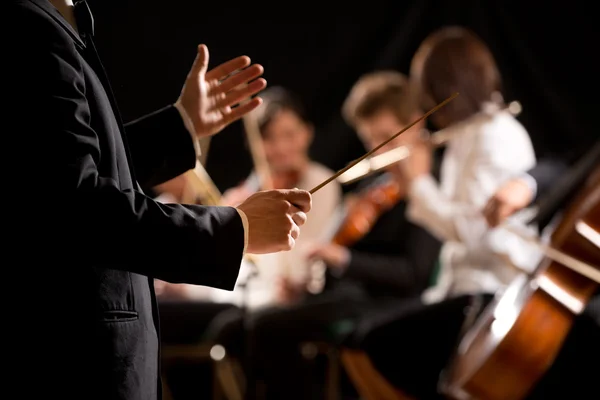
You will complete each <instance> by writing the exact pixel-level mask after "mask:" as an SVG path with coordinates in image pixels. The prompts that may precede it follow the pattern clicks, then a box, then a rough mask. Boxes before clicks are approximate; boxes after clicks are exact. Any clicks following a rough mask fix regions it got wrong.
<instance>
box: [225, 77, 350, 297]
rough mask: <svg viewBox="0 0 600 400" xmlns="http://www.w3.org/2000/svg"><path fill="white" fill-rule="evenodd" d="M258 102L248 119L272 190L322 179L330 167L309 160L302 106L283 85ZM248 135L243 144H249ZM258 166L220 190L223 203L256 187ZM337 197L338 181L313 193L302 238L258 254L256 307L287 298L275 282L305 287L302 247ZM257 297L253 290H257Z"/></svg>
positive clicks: (309, 136)
mask: <svg viewBox="0 0 600 400" xmlns="http://www.w3.org/2000/svg"><path fill="white" fill-rule="evenodd" d="M261 98H262V99H263V103H262V104H261V105H260V106H259V107H258V108H257V109H255V110H254V111H253V112H252V113H251V114H250V115H249V116H248V117H249V118H252V120H253V121H255V122H256V125H257V128H258V134H259V135H260V136H259V140H260V143H258V144H256V143H255V144H254V145H258V146H260V147H262V149H264V158H265V160H264V161H266V162H265V164H266V166H267V167H268V169H269V171H268V172H269V175H270V180H271V181H272V182H271V185H272V187H273V188H279V189H291V188H304V189H305V190H310V189H311V188H313V187H315V186H316V185H318V184H319V183H321V182H323V181H324V180H326V179H327V178H329V177H330V176H331V175H333V171H331V170H330V169H328V168H327V167H325V166H324V165H322V164H320V163H317V162H315V161H313V160H311V159H310V156H309V149H310V146H311V143H312V140H313V137H314V127H313V125H312V123H311V122H310V119H309V118H308V116H307V114H306V110H305V108H304V106H303V104H302V103H301V101H300V100H299V99H298V98H297V96H296V95H295V94H294V93H292V92H291V91H289V90H287V89H285V88H283V87H271V88H269V89H267V90H265V91H264V92H263V93H262V94H261ZM251 140H252V139H251V136H248V144H249V145H250V146H251V145H252V143H250V142H251ZM258 172H259V171H258V168H257V169H256V170H255V171H253V172H252V173H251V174H250V176H249V177H248V178H247V179H245V180H244V181H243V182H242V183H241V184H240V185H238V186H236V187H234V188H231V189H229V190H227V191H226V192H225V193H224V194H223V199H222V201H223V203H224V204H226V205H231V206H235V205H237V204H239V203H241V202H243V201H244V200H245V199H246V198H247V197H249V196H250V195H252V194H253V193H255V192H256V191H258V190H259V189H260V188H261V184H262V182H261V181H260V179H259V176H258ZM341 199H342V190H341V186H340V184H339V183H338V182H332V183H331V184H330V185H327V186H325V187H324V188H323V189H322V191H319V192H318V193H315V195H314V200H313V208H312V210H311V218H310V220H307V222H306V223H305V225H304V226H303V227H302V236H301V237H299V238H298V240H297V241H296V245H295V246H294V249H293V250H292V251H289V252H281V253H276V254H268V255H261V256H260V257H259V258H260V261H261V269H260V271H258V272H259V276H258V277H256V278H255V279H254V280H253V282H252V283H251V285H252V289H250V290H251V291H253V293H254V292H256V293H258V292H259V291H260V293H262V294H261V295H260V298H261V299H263V300H261V301H260V305H257V306H261V307H262V306H266V305H269V304H280V303H281V302H285V301H286V299H285V298H283V297H281V294H282V293H281V291H278V290H277V288H278V286H279V283H278V282H280V281H286V282H288V283H290V284H291V285H293V286H294V287H296V288H298V289H302V288H304V287H306V286H307V285H308V284H309V283H310V281H311V279H312V276H311V271H310V266H309V264H308V262H307V261H306V258H307V257H306V251H307V245H308V244H309V243H310V242H312V241H315V240H320V239H321V237H322V235H323V232H325V231H326V228H327V225H328V223H329V222H328V221H329V219H330V217H331V215H333V214H334V213H335V212H336V209H337V208H338V207H339V205H340V203H341ZM257 296H258V294H257Z"/></svg>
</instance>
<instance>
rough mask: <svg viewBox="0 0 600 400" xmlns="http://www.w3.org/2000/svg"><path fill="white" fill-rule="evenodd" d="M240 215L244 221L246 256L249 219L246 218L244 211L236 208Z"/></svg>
mask: <svg viewBox="0 0 600 400" xmlns="http://www.w3.org/2000/svg"><path fill="white" fill-rule="evenodd" d="M236 210H237V212H238V214H240V218H241V219H242V225H243V226H244V253H243V254H246V249H247V248H248V229H249V226H248V217H247V216H246V213H244V212H243V211H242V210H240V209H239V208H236Z"/></svg>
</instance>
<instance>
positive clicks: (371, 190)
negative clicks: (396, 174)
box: [307, 175, 406, 294]
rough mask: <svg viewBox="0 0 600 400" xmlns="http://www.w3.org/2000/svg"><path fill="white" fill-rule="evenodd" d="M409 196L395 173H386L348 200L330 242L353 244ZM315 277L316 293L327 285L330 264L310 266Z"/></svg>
mask: <svg viewBox="0 0 600 400" xmlns="http://www.w3.org/2000/svg"><path fill="white" fill-rule="evenodd" d="M405 195H406V189H405V185H402V184H401V183H399V182H398V181H397V180H396V179H394V178H393V177H392V176H391V175H384V176H383V179H382V181H381V182H379V183H377V184H374V185H373V186H372V187H368V188H366V189H365V190H363V191H362V192H361V193H359V194H358V195H357V197H356V198H354V199H352V200H350V201H348V204H347V206H346V210H345V213H344V217H343V218H342V219H341V221H340V223H339V224H338V226H337V227H336V229H335V231H334V233H333V235H332V237H331V240H330V242H331V243H333V244H336V245H338V246H344V247H350V246H352V245H354V244H355V243H356V242H358V241H359V240H360V239H362V238H363V237H364V236H366V235H367V234H368V233H369V232H370V231H371V229H373V226H375V224H376V223H377V221H378V220H379V218H380V217H381V216H382V215H383V214H385V213H386V212H387V211H389V210H391V209H392V208H393V207H394V206H395V205H396V204H397V203H398V202H399V201H400V200H402V199H403V198H404V197H405ZM310 270H311V277H312V278H311V280H310V281H309V283H308V285H307V289H308V291H309V292H311V293H313V294H316V293H319V292H321V291H322V290H323V287H324V285H325V271H326V270H327V267H326V265H325V263H324V262H323V261H321V260H318V261H316V262H315V263H313V264H312V265H311V266H310Z"/></svg>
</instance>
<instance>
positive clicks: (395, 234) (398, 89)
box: [249, 71, 440, 400]
mask: <svg viewBox="0 0 600 400" xmlns="http://www.w3.org/2000/svg"><path fill="white" fill-rule="evenodd" d="M343 114H344V117H345V118H346V120H347V122H348V123H349V124H350V125H352V126H353V127H354V128H355V129H356V131H357V132H358V134H359V136H360V138H361V139H362V140H363V142H364V145H365V147H366V148H367V149H372V148H374V147H375V146H377V145H379V144H380V143H382V142H383V141H385V140H386V139H388V138H390V137H391V136H392V135H394V134H395V133H397V132H398V131H400V130H401V129H403V128H404V127H405V126H406V125H408V124H409V123H410V122H412V121H413V120H415V119H417V118H418V117H419V116H420V115H421V111H420V108H419V107H418V104H417V102H416V101H415V98H414V93H413V92H412V91H411V90H410V87H409V83H408V81H407V79H406V77H405V76H404V75H402V74H400V73H396V72H388V71H382V72H375V73H372V74H368V75H366V76H364V77H362V78H361V79H360V80H359V81H358V82H357V83H356V84H355V86H354V87H353V88H352V90H351V92H350V94H349V96H348V98H347V100H346V102H345V104H344V107H343ZM423 128H424V126H423V124H420V125H418V126H414V127H413V128H411V129H410V130H408V131H407V132H406V133H405V134H404V135H401V136H400V137H399V138H398V139H396V140H394V141H393V142H392V143H390V144H389V145H387V146H386V147H385V148H383V149H381V152H384V151H386V150H390V149H393V148H394V147H397V146H400V145H405V144H411V143H413V142H415V141H416V140H418V138H419V137H420V135H421V133H422V131H423ZM429 167H430V165H429V159H427V160H426V165H425V166H424V168H426V169H427V171H429ZM405 188H406V186H405V182H404V180H403V177H402V176H401V175H400V174H398V173H397V169H396V168H393V167H391V168H390V170H389V171H386V172H385V173H384V174H382V175H379V176H375V177H372V178H371V179H368V180H367V181H365V182H364V185H363V187H360V188H359V189H358V190H357V192H356V193H355V194H354V195H353V196H352V197H353V198H354V199H353V200H352V201H351V202H350V203H349V204H351V205H349V206H348V207H347V209H346V213H345V214H346V216H345V218H344V219H343V221H342V223H341V224H340V227H339V230H338V231H337V234H336V235H334V238H333V240H331V238H330V239H329V241H328V242H322V243H318V244H317V243H316V244H315V246H314V247H313V249H312V251H311V252H310V253H309V257H310V259H316V260H322V261H324V262H325V264H326V267H327V272H326V280H325V287H324V290H323V291H322V292H320V293H318V294H313V293H308V292H307V291H306V290H298V288H295V287H294V286H293V285H292V284H289V283H288V282H285V281H283V282H282V287H281V291H282V293H283V294H282V297H284V298H286V299H287V300H288V302H289V305H288V306H287V307H280V308H273V309H266V310H263V311H261V312H257V313H256V314H255V315H253V316H252V319H251V320H250V323H249V325H250V327H251V329H252V330H251V337H252V339H253V344H254V346H255V347H254V348H253V349H252V350H253V351H254V352H255V354H256V357H255V358H254V359H253V361H254V364H252V367H251V370H252V372H253V373H255V374H256V375H255V377H254V379H253V381H256V382H261V384H262V383H264V386H265V390H266V398H267V399H283V398H285V399H290V400H293V399H308V398H319V396H320V394H317V393H319V391H320V390H321V388H319V386H318V385H315V384H314V381H313V380H312V379H311V378H314V375H312V374H311V373H309V372H308V371H307V367H306V364H305V361H303V360H302V358H301V354H300V345H301V343H303V342H305V341H317V342H326V343H330V344H335V343H336V341H337V340H339V337H341V336H343V335H344V331H345V330H346V329H347V328H345V326H346V325H348V324H350V325H351V324H352V323H353V321H354V320H355V319H356V318H359V317H360V316H361V315H364V314H368V313H371V312H375V311H381V309H383V308H394V307H395V306H396V304H397V303H398V302H402V301H405V299H407V298H410V297H415V296H419V295H420V294H421V293H422V291H423V290H424V289H425V288H426V287H427V286H428V284H429V279H430V276H431V274H432V271H433V269H434V264H435V261H436V259H437V257H438V251H439V247H440V243H439V241H438V240H436V239H435V238H434V237H433V236H432V235H431V234H429V233H428V232H427V231H426V230H424V229H422V228H420V227H419V226H417V225H415V224H413V223H411V222H409V221H408V220H407V219H406V217H405V211H406V202H405V201H404V199H403V197H404V193H405ZM380 202H382V203H385V205H384V206H383V207H382V210H381V213H380V214H378V215H377V216H376V218H375V219H374V220H373V221H371V222H372V226H370V229H369V230H368V231H365V232H362V233H363V234H364V236H362V237H353V236H351V235H350V236H347V237H346V236H344V233H345V232H346V231H351V230H352V229H347V230H345V229H344V227H350V228H355V227H358V228H359V229H360V225H361V224H360V222H361V221H363V219H362V218H363V217H366V218H367V219H369V210H370V209H371V206H373V207H377V206H379V205H380V204H379V203H380ZM316 204H317V202H316V201H315V205H316ZM363 207H364V208H363ZM313 211H314V206H313ZM352 223H356V224H355V225H352V226H349V225H347V224H352ZM303 233H304V231H303ZM281 365H285V366H286V367H285V368H281V367H280V366H281ZM312 372H315V371H312ZM290 388H293V389H290ZM253 394H254V393H252V392H251V393H249V395H250V396H252V395H253ZM251 398H252V397H251Z"/></svg>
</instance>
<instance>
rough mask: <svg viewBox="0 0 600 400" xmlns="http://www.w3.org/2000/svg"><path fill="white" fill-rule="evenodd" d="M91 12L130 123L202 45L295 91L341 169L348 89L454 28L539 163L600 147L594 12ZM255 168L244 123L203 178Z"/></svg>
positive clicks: (143, 3) (120, 6) (555, 8)
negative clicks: (495, 69)
mask: <svg viewBox="0 0 600 400" xmlns="http://www.w3.org/2000/svg"><path fill="white" fill-rule="evenodd" d="M89 2H90V3H91V6H92V10H93V12H94V15H95V18H96V32H97V33H96V35H97V39H96V40H97V44H98V47H99V50H100V52H101V55H102V56H103V59H104V63H105V67H106V69H107V71H108V74H109V76H110V78H111V80H112V82H113V85H114V88H113V89H114V91H115V95H116V97H117V99H118V101H119V103H120V108H121V112H122V113H123V115H124V117H125V120H130V119H133V118H136V117H138V116H141V115H143V114H145V113H148V112H151V111H153V110H155V109H157V108H159V107H162V106H164V105H167V104H169V103H173V102H174V101H175V100H176V99H177V96H178V94H179V91H180V90H181V85H182V84H183V81H184V79H185V76H186V74H187V72H188V70H189V68H190V66H191V64H192V62H193V59H194V57H195V51H196V46H197V44H199V43H206V44H207V45H208V47H209V50H210V53H211V63H210V65H211V66H216V65H217V64H218V63H220V62H223V61H226V60H228V59H231V58H233V57H236V56H238V55H242V54H246V55H249V56H250V57H251V58H252V60H253V61H254V62H258V63H261V64H262V65H263V66H264V67H265V75H264V77H265V78H266V79H267V81H268V83H269V85H271V86H273V85H282V86H285V87H287V88H289V89H291V90H292V91H294V92H296V93H297V94H298V95H299V96H300V98H301V99H302V100H303V101H304V103H305V104H306V107H307V108H308V111H309V115H310V116H311V118H312V120H313V121H314V123H315V125H316V128H317V135H316V138H315V142H314V145H313V148H312V150H311V152H312V156H313V158H314V159H315V160H317V161H319V162H321V163H323V164H325V165H327V166H329V167H330V168H332V169H339V168H341V167H343V166H344V165H345V164H346V163H347V162H348V161H350V160H352V159H355V158H357V157H358V156H360V155H361V154H362V152H363V151H364V150H363V148H362V146H361V144H360V143H359V141H358V140H357V138H356V135H355V134H354V132H353V131H352V130H351V129H350V128H349V127H347V126H346V125H345V124H344V122H343V120H342V119H341V116H340V107H341V104H342V102H343V100H344V98H345V96H346V95H347V93H348V91H349V90H350V87H351V86H352V84H353V83H354V82H355V81H356V80H357V79H358V78H359V76H360V75H362V74H363V73H366V72H370V71H373V70H380V69H396V70H399V71H401V72H403V73H407V72H408V67H409V64H410V60H411V57H412V55H413V54H414V52H415V50H416V49H417V48H418V46H419V44H420V42H421V41H422V40H423V39H424V38H425V37H426V36H427V35H428V34H429V33H431V32H432V31H434V30H435V29H437V28H439V27H441V26H445V25H450V24H452V25H462V26H466V27H469V28H471V29H472V30H474V31H475V32H476V33H477V34H478V35H480V36H481V37H482V38H483V39H484V40H485V41H486V42H487V43H488V45H489V46H490V48H491V50H492V52H493V53H494V54H495V56H496V60H497V62H498V64H499V67H500V69H501V72H502V74H503V79H504V88H505V99H506V100H507V101H512V100H518V101H519V102H521V104H522V106H523V112H522V113H521V115H520V117H519V119H520V121H521V122H522V123H523V124H524V125H525V126H526V128H527V129H528V131H529V133H530V135H531V137H532V140H533V142H534V146H535V148H536V151H537V154H538V157H544V156H548V155H549V154H554V153H560V152H563V151H566V150H568V149H570V148H572V147H574V146H575V145H576V144H578V143H581V142H582V141H587V140H588V139H589V138H592V137H593V138H597V137H598V132H597V124H596V119H597V118H596V116H597V114H598V113H599V112H600V110H599V107H598V106H599V103H600V102H599V100H598V95H599V90H598V89H599V85H598V71H599V67H600V62H599V61H597V59H598V58H599V55H598V54H597V53H598V47H599V44H598V38H599V35H598V33H597V32H598V24H599V22H598V20H597V19H598V18H597V14H596V13H594V12H592V11H593V10H594V7H593V3H592V2H583V1H581V2H576V1H570V2H552V3H550V2H541V1H499V0H498V1H495V0H490V1H481V0H479V1H478V0H458V1H444V0H438V1H434V0H406V1H400V0H396V1H383V0H370V1H368V2H354V3H350V2H338V3H334V2H327V1H324V0H321V1H320V2H270V3H266V2H265V3H256V4H258V5H256V6H253V5H251V3H249V2H246V3H243V2H239V1H234V2H224V1H214V2H208V1H191V0H188V1H184V0H90V1H89ZM588 4H589V5H588ZM251 168H252V164H251V158H250V155H249V153H248V151H247V149H246V148H245V145H244V136H243V131H242V125H241V123H239V122H238V123H236V124H234V125H232V126H230V127H228V128H227V129H226V130H225V131H223V132H222V133H220V134H219V135H217V136H216V137H215V138H213V140H212V143H211V147H210V152H209V156H208V164H207V169H208V172H209V173H210V174H211V176H212V177H213V179H214V181H215V182H216V184H217V185H218V186H219V188H220V189H221V190H224V189H226V188H228V187H231V186H233V185H235V184H237V183H238V182H239V181H240V180H242V179H243V178H245V177H246V175H247V174H248V173H249V171H250V169H251Z"/></svg>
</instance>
